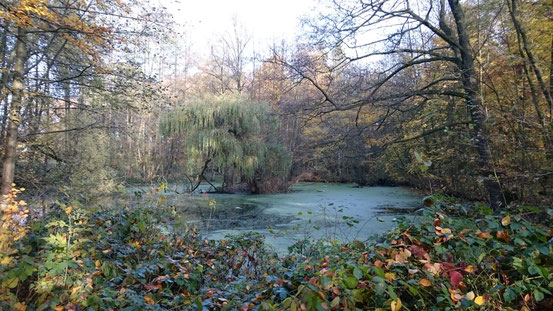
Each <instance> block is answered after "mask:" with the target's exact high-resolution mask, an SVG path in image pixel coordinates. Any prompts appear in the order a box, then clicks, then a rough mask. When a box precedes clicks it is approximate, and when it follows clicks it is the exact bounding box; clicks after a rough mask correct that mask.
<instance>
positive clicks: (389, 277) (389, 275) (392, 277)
mask: <svg viewBox="0 0 553 311" xmlns="http://www.w3.org/2000/svg"><path fill="white" fill-rule="evenodd" d="M384 278H385V279H386V280H388V281H390V282H391V281H393V280H395V279H396V275H395V274H394V273H386V274H384Z"/></svg>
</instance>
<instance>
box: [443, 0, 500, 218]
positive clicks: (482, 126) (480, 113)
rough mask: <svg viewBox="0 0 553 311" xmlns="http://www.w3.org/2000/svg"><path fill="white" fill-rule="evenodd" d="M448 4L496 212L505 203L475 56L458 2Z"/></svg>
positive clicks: (479, 153)
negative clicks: (496, 170) (494, 158)
mask: <svg viewBox="0 0 553 311" xmlns="http://www.w3.org/2000/svg"><path fill="white" fill-rule="evenodd" d="M448 3H449V7H450V8H451V12H452V13H453V17H454V19H455V25H456V28H457V35H458V43H459V50H460V51H459V52H460V54H461V62H460V64H459V65H458V66H459V67H460V68H459V69H460V72H461V80H462V83H463V88H464V90H465V93H466V94H467V97H468V100H467V102H466V105H467V108H468V110H469V113H470V118H471V121H472V122H473V123H474V134H473V137H474V138H475V139H476V148H477V151H478V156H479V158H480V161H479V162H480V168H481V174H482V175H483V178H484V186H485V187H486V191H487V192H488V197H489V200H490V205H491V207H492V209H493V210H494V211H498V210H499V208H500V207H501V206H503V204H504V201H503V196H502V193H501V187H500V185H499V181H498V180H497V177H496V176H495V174H494V171H493V169H492V166H491V152H490V146H489V141H488V136H489V134H488V129H487V126H486V116H485V113H484V109H483V105H482V100H481V96H480V92H481V90H480V83H479V82H478V75H477V74H476V70H475V69H474V56H473V54H472V50H471V46H470V41H469V35H468V31H467V25H466V20H465V14H464V12H463V8H462V7H461V3H459V0H448Z"/></svg>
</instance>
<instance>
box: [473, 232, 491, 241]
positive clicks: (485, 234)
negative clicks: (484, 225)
mask: <svg viewBox="0 0 553 311" xmlns="http://www.w3.org/2000/svg"><path fill="white" fill-rule="evenodd" d="M476 235H477V236H478V237H479V238H481V239H487V238H489V237H490V233H489V232H486V233H484V232H478V233H477V234H476Z"/></svg>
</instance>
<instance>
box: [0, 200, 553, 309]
mask: <svg viewBox="0 0 553 311" xmlns="http://www.w3.org/2000/svg"><path fill="white" fill-rule="evenodd" d="M14 202H17V201H16V200H15V196H14V199H13V200H12V203H14ZM439 202H441V203H439V204H436V205H434V206H432V207H428V208H425V209H424V210H423V211H422V214H421V215H420V216H418V217H416V219H415V220H413V219H412V218H411V219H409V220H407V219H400V220H398V222H397V227H396V228H395V229H393V230H392V231H390V232H388V233H386V234H384V235H381V236H378V237H376V238H375V239H371V240H369V242H367V243H362V242H359V241H355V242H353V243H349V244H343V243H339V242H329V241H300V242H298V243H297V244H295V245H293V246H292V247H290V253H289V254H288V255H286V256H284V257H278V256H277V255H276V254H275V253H274V252H272V251H270V250H268V249H267V248H266V247H265V246H264V243H263V237H262V236H261V235H260V234H257V233H250V234H246V235H241V236H229V237H227V238H226V239H225V240H216V241H213V240H206V239H204V238H202V237H201V236H200V235H199V234H198V233H197V232H196V231H194V230H192V229H177V227H175V226H174V225H172V223H176V222H175V220H174V219H171V217H178V215H176V214H175V212H174V211H172V210H171V209H170V208H165V207H162V206H158V205H155V206H156V208H153V206H152V207H148V206H145V207H140V208H126V207H125V208H123V207H122V208H118V209H117V208H91V207H83V206H81V205H80V204H78V203H77V202H71V204H69V203H68V202H66V203H61V202H59V204H57V206H56V208H53V209H52V212H51V213H50V214H49V215H47V216H45V218H43V219H39V220H36V221H31V222H29V223H28V224H27V225H26V226H24V228H21V229H18V230H16V231H9V232H16V234H21V233H23V232H25V234H22V235H18V239H13V241H12V242H10V244H9V247H10V249H11V251H10V252H9V253H7V255H2V256H4V257H2V258H5V257H6V256H9V257H10V258H11V259H10V260H5V261H4V259H3V261H2V264H1V265H0V309H9V310H11V309H14V310H26V309H27V310H57V311H59V310H77V309H79V310H108V309H113V310H168V309H173V310H454V309H467V310H548V309H551V308H552V307H553V305H552V303H553V295H552V294H551V290H552V287H553V275H552V273H553V256H552V253H551V252H552V246H551V241H552V240H551V238H552V236H553V232H552V229H551V228H550V227H548V226H549V225H539V224H536V223H535V222H530V221H529V220H527V219H528V217H529V216H532V215H534V216H535V215H538V214H537V213H538V212H539V210H537V209H535V208H531V207H520V208H519V209H518V210H515V209H513V210H511V211H510V214H507V213H505V214H503V215H501V216H493V215H490V214H489V213H488V210H487V209H486V208H484V207H477V206H473V207H467V206H460V205H455V204H453V203H448V202H447V201H446V200H442V201H439ZM17 206H18V210H19V208H20V206H24V203H21V202H18V203H17ZM552 214H553V211H551V210H548V213H547V214H543V213H542V214H539V215H541V216H543V217H542V218H544V217H545V218H547V219H545V220H544V221H543V223H544V224H548V223H550V221H551V215H552ZM5 215H7V214H4V215H3V217H4V219H5V217H6V216H5ZM23 215H25V213H23ZM469 215H474V216H469ZM8 218H9V219H17V218H13V217H11V216H10V217H8ZM20 223H21V222H18V223H17V225H19V224H20ZM12 225H15V223H12ZM3 228H4V227H3ZM10 230H11V229H10ZM20 230H21V231H20ZM2 232H5V231H2ZM2 245H7V244H2ZM3 247H4V246H3Z"/></svg>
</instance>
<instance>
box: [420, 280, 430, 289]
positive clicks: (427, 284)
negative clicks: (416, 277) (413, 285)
mask: <svg viewBox="0 0 553 311" xmlns="http://www.w3.org/2000/svg"><path fill="white" fill-rule="evenodd" d="M419 284H420V285H422V286H424V287H429V286H431V285H432V282H430V280H428V279H420V281H419Z"/></svg>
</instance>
